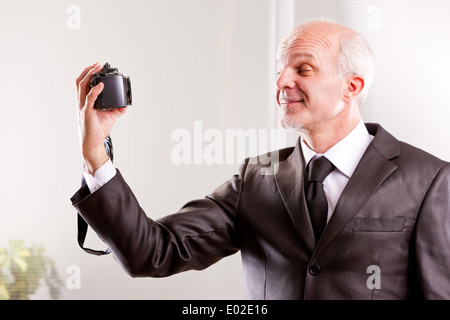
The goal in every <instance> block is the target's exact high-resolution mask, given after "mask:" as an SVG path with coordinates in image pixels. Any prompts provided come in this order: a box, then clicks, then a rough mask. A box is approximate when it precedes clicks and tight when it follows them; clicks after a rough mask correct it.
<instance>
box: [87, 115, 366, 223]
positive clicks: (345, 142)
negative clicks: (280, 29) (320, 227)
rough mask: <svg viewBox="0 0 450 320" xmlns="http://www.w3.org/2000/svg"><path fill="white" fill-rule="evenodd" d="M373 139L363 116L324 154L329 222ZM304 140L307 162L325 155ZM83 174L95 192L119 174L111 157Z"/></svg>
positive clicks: (304, 154) (324, 183)
mask: <svg viewBox="0 0 450 320" xmlns="http://www.w3.org/2000/svg"><path fill="white" fill-rule="evenodd" d="M372 139H373V136H371V135H370V134H369V132H368V131H367V129H366V126H365V125H364V122H363V121H362V120H360V122H359V123H358V125H357V126H356V127H355V129H353V130H352V131H351V132H350V133H349V134H348V135H347V136H346V137H345V138H344V139H342V140H341V141H339V142H338V143H337V144H335V145H334V146H333V147H332V148H331V149H329V150H328V151H327V152H325V153H324V154H323V156H325V157H326V158H327V159H328V160H330V161H331V163H333V165H334V166H335V167H336V168H335V169H334V170H333V171H332V172H331V173H330V174H329V175H328V177H327V178H326V179H325V180H324V182H323V185H324V191H325V196H326V197H327V200H328V218H327V222H328V220H329V219H330V217H331V215H332V214H333V212H334V208H335V207H336V204H337V202H338V200H339V198H340V196H341V194H342V191H343V190H344V188H345V186H346V185H347V182H348V180H350V177H351V176H352V174H353V172H354V171H355V169H356V166H357V165H358V163H359V161H360V160H361V157H362V156H363V154H364V152H365V151H366V149H367V147H368V146H369V144H370V142H371V141H372ZM300 141H301V145H302V150H303V157H304V159H305V163H306V164H308V163H309V161H310V160H311V159H313V158H315V157H318V156H321V154H317V153H316V152H314V151H313V150H311V149H310V148H309V147H308V146H307V145H306V143H304V142H303V139H300ZM83 175H84V179H85V180H86V184H87V186H88V188H89V191H90V192H91V193H94V192H95V191H96V190H98V189H99V188H100V187H101V186H103V185H104V184H105V183H107V182H108V181H109V180H111V179H112V178H113V177H114V176H115V175H116V168H115V167H114V164H113V163H112V162H111V160H108V162H106V163H105V164H104V165H103V166H101V167H100V168H99V169H97V170H96V171H95V173H94V176H92V175H91V174H89V173H87V172H83Z"/></svg>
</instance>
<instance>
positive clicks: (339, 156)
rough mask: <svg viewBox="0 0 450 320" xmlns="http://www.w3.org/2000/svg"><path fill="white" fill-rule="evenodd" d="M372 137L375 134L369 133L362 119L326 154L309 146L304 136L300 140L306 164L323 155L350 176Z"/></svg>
mask: <svg viewBox="0 0 450 320" xmlns="http://www.w3.org/2000/svg"><path fill="white" fill-rule="evenodd" d="M372 139H373V136H371V135H370V134H369V132H368V131H367V128H366V126H365V125H364V122H363V121H362V120H360V121H359V123H358V125H357V126H356V127H355V128H354V129H353V130H352V131H351V132H350V133H349V134H348V135H347V136H346V137H345V138H344V139H342V140H341V141H339V142H338V143H336V144H335V145H334V146H333V147H331V148H330V149H329V150H328V151H326V152H325V153H324V154H318V153H316V152H315V151H314V150H312V149H311V148H309V147H308V146H307V145H306V143H305V142H303V139H302V138H300V141H301V146H302V152H303V157H304V159H305V163H306V164H308V163H309V161H310V160H311V159H313V158H315V157H317V156H321V155H323V156H325V157H326V158H327V159H328V160H330V161H331V163H333V164H334V166H335V167H336V168H337V169H338V170H339V171H341V172H342V173H343V174H345V175H346V176H347V177H348V178H350V177H351V176H352V174H353V172H354V171H355V169H356V167H357V165H358V163H359V161H360V160H361V158H362V156H363V154H364V152H365V151H366V149H367V147H368V146H369V144H370V143H371V142H372Z"/></svg>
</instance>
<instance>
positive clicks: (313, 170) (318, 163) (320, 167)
mask: <svg viewBox="0 0 450 320" xmlns="http://www.w3.org/2000/svg"><path fill="white" fill-rule="evenodd" d="M308 166H309V175H308V181H317V182H323V180H325V178H326V177H327V176H328V175H329V174H330V173H331V171H333V170H334V165H333V164H332V163H331V162H330V160H328V159H327V158H325V157H319V158H315V159H314V160H312V161H311V162H310V163H309V165H308Z"/></svg>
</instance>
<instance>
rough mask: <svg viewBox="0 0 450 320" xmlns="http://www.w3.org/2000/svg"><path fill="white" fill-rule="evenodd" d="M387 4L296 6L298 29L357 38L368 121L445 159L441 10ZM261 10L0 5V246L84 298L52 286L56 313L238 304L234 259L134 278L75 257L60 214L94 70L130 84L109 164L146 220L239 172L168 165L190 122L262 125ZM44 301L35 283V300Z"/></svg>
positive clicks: (265, 6)
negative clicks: (17, 247)
mask: <svg viewBox="0 0 450 320" xmlns="http://www.w3.org/2000/svg"><path fill="white" fill-rule="evenodd" d="M393 2H394V1H380V0H374V1H365V0H364V1H356V0H353V1H351V0H347V1H334V0H328V1H323V0H321V1H314V2H313V1H299V0H297V1H294V10H295V12H293V14H294V22H295V23H298V22H301V21H303V20H304V19H308V18H316V17H322V16H327V17H332V18H335V19H336V20H337V21H338V22H342V23H345V24H347V25H349V26H351V27H354V28H355V29H357V30H359V31H361V32H362V33H363V34H364V35H365V36H366V37H367V38H368V40H369V42H370V43H371V44H372V46H373V49H374V52H375V56H376V59H377V75H376V80H375V82H374V85H373V90H372V91H371V93H370V94H369V98H368V100H367V102H366V103H365V105H364V106H363V116H364V119H365V120H366V121H373V122H379V123H381V124H382V125H383V126H384V127H385V128H386V129H388V130H390V131H391V132H392V133H393V134H395V135H396V136H397V137H398V138H400V139H402V140H405V141H407V142H410V143H412V144H415V145H417V146H419V147H421V148H423V149H425V150H427V151H429V152H431V153H434V154H436V155H438V156H440V157H442V158H444V159H446V160H449V159H450V148H449V147H450V143H449V139H448V138H449V136H450V135H449V126H448V119H449V116H450V111H449V110H450V108H449V107H450V98H449V97H448V95H447V91H448V89H447V88H448V87H449V84H450V83H449V81H448V78H447V75H448V74H450V62H449V60H448V56H450V55H449V51H450V45H449V42H448V34H449V31H450V23H449V22H448V20H449V19H448V17H450V15H449V14H450V12H449V11H450V3H449V4H447V2H446V1H444V0H442V1H425V0H423V1H395V4H393ZM406 3H408V5H406ZM71 5H76V8H79V10H80V11H79V14H80V15H79V18H80V20H79V27H80V28H79V29H77V28H75V29H70V28H71V27H74V26H78V25H77V21H76V20H72V18H74V16H73V15H74V11H69V12H68V11H67V9H68V8H71V7H70V6H71ZM371 6H375V7H371ZM273 8H274V2H273V1H269V0H190V1H183V0H165V1H138V0H130V1H106V0H101V1H100V0H97V1H86V0H76V1H51V0H41V1H31V0H22V1H14V2H13V1H6V0H0V28H1V30H2V32H1V33H0V47H1V50H0V61H1V62H0V66H1V69H0V70H1V74H2V76H1V77H0V88H1V89H0V90H1V91H0V92H1V99H2V105H1V107H0V108H1V109H0V110H1V111H2V112H1V116H0V137H1V138H0V150H2V155H1V157H0V166H1V168H2V169H3V173H2V180H3V183H1V184H0V201H1V203H2V209H1V212H0V214H1V217H2V218H1V219H2V220H1V221H2V222H1V224H0V245H5V244H6V243H7V241H8V240H9V239H24V240H25V241H26V242H27V243H30V244H32V243H37V244H42V245H44V246H45V248H46V253H47V255H48V256H50V257H51V258H52V259H54V260H55V263H56V265H57V268H58V270H59V272H60V276H61V278H62V279H63V281H65V280H66V278H67V277H68V276H69V275H68V274H67V273H66V269H67V268H68V267H69V266H71V265H76V266H78V267H79V268H80V270H81V288H80V289H73V290H69V289H68V288H64V289H63V294H62V298H63V299H243V298H244V293H243V291H244V290H243V276H242V270H241V264H240V256H239V254H236V255H233V256H231V257H229V258H226V259H224V260H222V261H220V262H219V263H217V264H216V265H214V266H212V267H210V268H208V269H207V270H204V271H201V272H196V271H193V272H187V273H183V274H179V275H176V276H173V277H170V278H164V279H131V278H129V277H128V276H127V275H125V273H124V272H123V271H122V270H121V269H120V268H119V267H118V265H117V264H116V262H115V261H114V259H113V258H112V257H111V256H107V257H95V256H91V255H88V254H85V253H84V252H82V251H81V249H79V248H78V245H77V243H76V212H75V211H74V209H73V208H72V206H71V204H70V201H69V198H70V197H71V196H72V194H73V193H74V192H75V191H76V190H77V188H78V185H79V181H80V175H81V172H80V170H81V158H80V154H79V148H78V137H77V120H76V109H75V107H76V106H75V94H76V91H75V78H76V77H77V76H78V74H79V73H80V72H81V71H82V69H83V68H84V67H85V66H87V65H89V64H91V63H93V62H96V61H98V62H100V63H104V62H110V63H111V64H112V65H113V66H115V67H118V68H119V70H120V71H121V72H123V73H124V74H126V75H129V76H131V79H132V85H133V106H132V107H130V109H129V110H128V112H127V114H126V115H125V116H124V117H123V118H122V119H120V121H119V123H118V124H117V126H116V127H115V128H114V130H113V132H112V138H113V142H114V146H115V152H116V153H115V163H116V165H117V167H119V169H120V170H121V172H122V173H123V174H124V176H125V178H126V179H127V181H128V183H129V184H130V186H131V187H132V189H133V191H134V192H135V194H136V196H137V198H138V199H139V201H140V203H141V206H142V207H143V208H144V209H145V210H146V212H147V214H148V215H149V216H150V217H152V218H158V217H161V216H163V215H166V214H168V213H172V212H175V211H177V210H178V209H179V208H180V207H181V206H182V205H183V204H184V203H185V202H187V201H189V200H191V199H194V198H199V197H203V196H204V195H205V194H207V193H209V192H210V191H212V190H213V189H214V188H215V187H216V186H218V185H219V184H220V183H222V182H223V181H225V180H226V179H228V178H229V177H231V176H232V175H233V174H234V173H235V172H236V169H237V168H238V164H239V159H236V161H234V162H233V163H231V164H216V165H209V164H205V163H204V162H203V163H202V164H184V165H176V164H174V163H173V159H172V158H171V151H172V149H173V147H174V146H175V145H176V142H174V141H172V140H171V135H172V133H173V132H174V131H176V130H179V129H187V130H188V132H190V133H191V134H192V135H193V134H194V121H201V123H202V126H203V132H204V131H205V130H208V129H217V130H218V132H223V133H224V132H225V130H226V129H238V128H242V129H244V130H247V129H249V130H258V129H266V128H268V123H269V124H270V123H271V122H270V121H268V117H269V115H270V111H268V108H269V107H268V106H273V101H271V100H270V99H271V98H270V95H268V90H272V88H268V87H270V85H268V83H269V82H270V81H269V80H268V78H269V77H270V74H271V71H270V70H269V66H270V65H271V64H270V61H269V60H268V59H269V57H271V56H272V53H273V52H269V48H273V43H271V41H273V38H271V37H270V36H269V35H270V28H271V26H273V25H274V24H273V20H271V19H273V17H274V15H273V14H272V13H273V12H271V10H273ZM368 8H371V9H370V10H369V12H368V11H367V10H368ZM371 10H372V11H371ZM373 10H375V12H378V14H379V15H378V16H376V17H375V18H376V19H375V20H373V19H374V13H373V12H374V11H373ZM377 10H378V11H377ZM287 15H289V17H288V16H287ZM75 18H76V17H75ZM280 18H281V17H280V16H277V19H280ZM287 18H291V16H290V14H289V13H286V19H287ZM374 21H375V22H374ZM68 22H69V25H68ZM278 22H279V21H278ZM368 23H369V24H368ZM268 129H270V128H268ZM205 144H206V142H205ZM89 242H90V243H89V244H90V245H92V246H97V247H98V246H100V247H102V245H101V243H100V242H99V241H98V240H97V239H96V238H95V237H94V236H92V237H90V238H89ZM47 297H48V294H47V291H46V288H45V286H44V285H43V288H42V289H41V290H39V292H38V293H37V294H36V295H35V298H40V299H45V298H47Z"/></svg>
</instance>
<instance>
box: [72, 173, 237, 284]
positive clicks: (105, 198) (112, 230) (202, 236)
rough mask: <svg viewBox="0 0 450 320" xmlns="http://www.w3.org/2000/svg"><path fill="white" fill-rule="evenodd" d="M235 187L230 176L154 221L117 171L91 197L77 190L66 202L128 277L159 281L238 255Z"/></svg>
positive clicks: (86, 191) (85, 192)
mask: <svg viewBox="0 0 450 320" xmlns="http://www.w3.org/2000/svg"><path fill="white" fill-rule="evenodd" d="M241 187H242V180H241V178H240V176H239V175H235V176H233V178H232V179H230V180H229V181H227V182H225V183H224V184H222V185H221V186H219V187H218V188H217V189H216V190H215V191H214V192H213V193H212V194H211V195H210V196H208V197H205V198H203V199H198V200H193V201H190V202H189V203H187V204H186V205H184V206H183V207H182V208H181V209H180V210H179V211H178V212H176V213H174V214H171V215H168V216H166V217H164V218H162V219H159V220H156V221H154V220H152V219H151V218H149V217H148V216H147V215H146V214H145V213H144V211H143V209H142V208H141V207H140V206H139V203H138V201H137V199H136V198H135V196H134V194H133V192H132V191H131V189H130V187H129V186H128V185H127V183H126V182H125V180H124V178H123V177H122V175H121V173H120V171H119V170H117V174H116V176H115V177H114V178H113V179H111V180H110V181H109V182H107V183H106V184H105V185H104V186H102V187H101V188H100V189H98V190H97V191H95V192H94V193H92V194H89V192H88V190H86V189H87V186H86V185H84V186H82V187H81V188H80V190H78V192H77V193H75V195H74V196H73V197H72V198H71V201H72V204H73V206H74V207H75V208H76V209H77V211H78V212H79V213H80V214H81V215H82V217H83V218H84V220H86V222H87V223H88V224H89V226H90V227H91V228H92V229H93V230H94V231H95V232H96V233H97V235H98V236H99V237H100V238H101V239H102V240H103V241H104V242H105V243H106V245H108V247H109V248H110V249H111V251H112V253H113V255H114V258H115V259H116V260H117V261H118V263H119V264H120V265H121V266H122V267H123V268H124V270H125V271H126V272H127V273H128V274H129V275H130V276H132V277H143V276H151V277H164V276H169V275H172V274H175V273H178V272H182V271H185V270H189V269H196V270H201V269H204V268H206V267H208V266H209V265H211V264H213V263H215V262H217V261H218V260H220V259H222V258H223V257H225V256H228V255H231V254H233V253H235V252H236V251H238V249H239V240H238V237H237V233H236V228H235V217H236V210H237V204H238V202H239V196H240V191H241Z"/></svg>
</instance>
